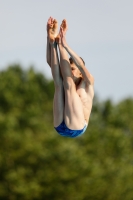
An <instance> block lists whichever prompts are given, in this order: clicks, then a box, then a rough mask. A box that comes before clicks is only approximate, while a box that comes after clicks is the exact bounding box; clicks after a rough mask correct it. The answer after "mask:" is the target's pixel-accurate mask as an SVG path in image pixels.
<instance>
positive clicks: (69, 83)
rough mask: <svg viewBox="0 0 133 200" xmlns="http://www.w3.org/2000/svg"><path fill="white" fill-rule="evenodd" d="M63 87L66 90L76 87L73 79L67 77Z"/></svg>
mask: <svg viewBox="0 0 133 200" xmlns="http://www.w3.org/2000/svg"><path fill="white" fill-rule="evenodd" d="M63 85H64V88H65V89H71V88H72V87H73V85H74V82H73V79H72V78H71V77H67V78H66V79H65V80H64V79H63Z"/></svg>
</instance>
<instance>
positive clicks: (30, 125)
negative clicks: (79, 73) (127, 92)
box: [0, 65, 133, 200]
mask: <svg viewBox="0 0 133 200" xmlns="http://www.w3.org/2000/svg"><path fill="white" fill-rule="evenodd" d="M53 95H54V85H53V81H51V80H48V79H46V77H45V76H44V75H42V74H40V73H35V71H34V70H33V69H32V68H30V69H29V70H27V71H24V70H22V68H21V66H19V65H13V66H9V67H8V69H7V70H5V71H1V72H0V199H1V200H18V199H19V200H44V199H46V200H62V199H63V200H68V199H69V200H74V199H75V200H88V199H89V200H132V199H133V123H132V116H133V99H131V98H127V99H125V100H123V101H121V102H119V103H118V104H115V105H114V104H113V103H112V102H111V100H106V101H105V102H99V101H98V99H97V98H96V97H95V99H94V104H93V109H92V113H91V118H90V123H89V126H88V128H87V131H86V132H85V134H84V135H83V136H81V137H79V138H75V139H71V138H65V137H62V136H60V135H58V134H57V133H56V131H55V130H54V128H53V116H52V112H53V111H52V105H53V104H52V101H53Z"/></svg>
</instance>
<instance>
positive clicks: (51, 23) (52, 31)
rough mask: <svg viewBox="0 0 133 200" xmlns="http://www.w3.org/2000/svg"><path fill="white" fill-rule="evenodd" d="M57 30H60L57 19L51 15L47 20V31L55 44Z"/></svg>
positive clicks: (50, 40)
mask: <svg viewBox="0 0 133 200" xmlns="http://www.w3.org/2000/svg"><path fill="white" fill-rule="evenodd" d="M57 31H58V22H57V20H56V19H53V18H52V17H50V18H49V19H48V22H47V33H48V38H49V42H50V44H53V43H54V42H55V38H56V36H57Z"/></svg>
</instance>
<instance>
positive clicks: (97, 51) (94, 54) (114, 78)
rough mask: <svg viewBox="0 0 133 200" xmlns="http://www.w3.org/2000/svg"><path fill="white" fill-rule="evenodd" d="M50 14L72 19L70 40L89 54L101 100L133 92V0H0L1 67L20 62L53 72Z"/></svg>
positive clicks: (77, 49) (88, 63)
mask: <svg viewBox="0 0 133 200" xmlns="http://www.w3.org/2000/svg"><path fill="white" fill-rule="evenodd" d="M50 16H52V17H53V18H56V19H57V20H58V23H59V25H60V24H61V22H62V20H63V19H66V20H67V22H68V32H67V36H66V38H67V43H68V45H69V46H70V47H71V48H72V49H73V50H74V51H75V52H76V53H77V54H78V55H79V56H81V57H82V58H83V59H84V60H85V63H86V67H87V69H88V70H89V71H90V73H91V74H92V75H93V76H94V78H95V85H94V88H95V93H96V95H97V96H98V97H99V99H100V100H107V99H111V100H112V101H113V102H119V101H121V100H123V99H125V98H128V97H133V0H78V1H77V0H67V1H66V0H64V1H62V0H55V1H53V0H19V1H18V0H0V70H3V69H6V68H7V67H8V65H9V64H16V63H20V64H21V66H22V67H23V69H24V70H26V69H28V68H29V67H30V66H34V69H35V70H36V71H38V72H42V73H43V74H45V76H46V77H47V78H52V76H51V71H50V68H49V66H48V64H47V63H46V37H47V33H46V23H47V20H48V18H49V17H50Z"/></svg>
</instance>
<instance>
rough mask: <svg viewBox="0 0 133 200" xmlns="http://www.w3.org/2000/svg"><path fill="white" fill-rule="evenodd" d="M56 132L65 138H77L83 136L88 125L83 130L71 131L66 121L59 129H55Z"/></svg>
mask: <svg viewBox="0 0 133 200" xmlns="http://www.w3.org/2000/svg"><path fill="white" fill-rule="evenodd" d="M54 128H55V130H56V131H57V132H58V133H59V134H60V135H62V136H65V137H71V138H73V137H77V136H80V135H82V134H83V133H84V132H85V131H86V129H87V123H86V122H85V126H84V128H83V129H80V130H72V129H69V128H68V127H67V126H66V124H65V122H64V120H63V122H62V123H61V124H60V125H59V126H58V127H54Z"/></svg>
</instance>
